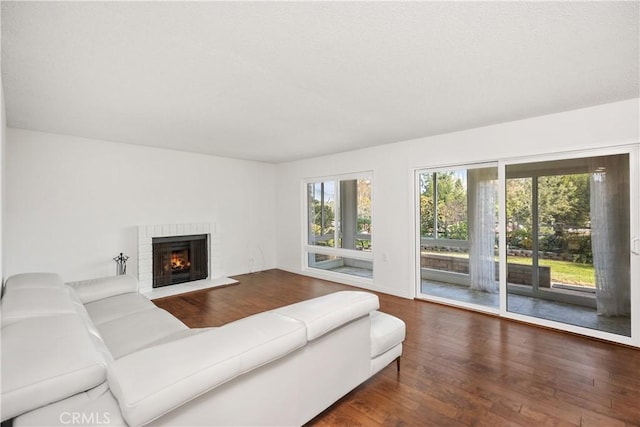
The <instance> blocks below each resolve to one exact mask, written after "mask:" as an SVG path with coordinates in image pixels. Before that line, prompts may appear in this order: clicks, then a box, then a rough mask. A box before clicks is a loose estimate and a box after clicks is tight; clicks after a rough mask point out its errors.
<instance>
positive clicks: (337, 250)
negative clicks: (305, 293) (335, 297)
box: [302, 171, 375, 285]
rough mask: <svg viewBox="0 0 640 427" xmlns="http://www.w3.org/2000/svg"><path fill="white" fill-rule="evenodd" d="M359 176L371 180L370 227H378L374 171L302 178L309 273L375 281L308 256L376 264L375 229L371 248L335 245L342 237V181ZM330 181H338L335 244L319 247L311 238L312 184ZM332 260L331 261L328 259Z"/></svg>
mask: <svg viewBox="0 0 640 427" xmlns="http://www.w3.org/2000/svg"><path fill="white" fill-rule="evenodd" d="M359 179H367V180H368V181H369V183H370V187H371V188H370V190H371V229H372V230H374V229H375V225H374V221H375V220H374V190H373V182H374V180H373V171H362V172H353V173H348V174H339V175H329V176H322V177H313V178H306V179H303V180H302V208H303V215H302V270H303V271H304V272H306V273H312V274H313V275H318V276H326V277H330V278H334V279H335V278H341V279H345V281H348V282H355V283H357V284H366V285H370V284H372V283H373V279H369V278H363V277H359V276H352V275H349V274H346V273H340V272H334V271H330V270H324V269H321V268H318V267H314V266H313V265H310V263H309V256H310V255H314V254H319V255H327V256H336V257H341V258H347V259H352V260H358V261H366V262H371V265H372V266H373V263H374V246H375V245H374V233H373V232H372V233H371V234H370V235H369V236H370V249H369V250H366V251H365V250H357V249H345V248H341V247H336V245H337V242H338V240H339V239H340V231H341V225H342V224H340V220H339V218H340V212H341V206H340V202H339V200H340V182H341V181H349V180H359ZM329 181H333V182H335V189H336V190H335V193H336V194H335V198H336V207H335V211H334V215H335V218H336V227H335V230H334V233H335V238H334V246H319V245H313V244H311V243H309V242H310V241H311V239H310V238H311V235H310V232H311V228H310V224H311V221H310V218H309V213H310V206H309V191H308V186H309V184H318V183H326V182H329ZM329 262H331V261H329Z"/></svg>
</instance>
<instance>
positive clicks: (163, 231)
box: [138, 222, 219, 293]
mask: <svg viewBox="0 0 640 427" xmlns="http://www.w3.org/2000/svg"><path fill="white" fill-rule="evenodd" d="M197 234H208V235H209V275H208V276H209V278H212V277H214V273H215V272H216V271H219V269H218V268H216V267H217V264H216V263H215V262H216V259H219V257H216V256H214V255H215V253H217V251H218V248H219V238H218V236H217V233H216V225H215V223H213V222H200V223H189V224H153V225H140V226H138V282H139V283H140V292H141V293H144V292H149V291H151V290H152V287H153V257H152V252H153V251H152V239H153V238H154V237H172V236H190V235H197Z"/></svg>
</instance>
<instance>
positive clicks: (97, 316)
mask: <svg viewBox="0 0 640 427" xmlns="http://www.w3.org/2000/svg"><path fill="white" fill-rule="evenodd" d="M85 308H86V309H87V312H88V313H89V316H91V319H92V320H93V323H95V324H96V325H100V324H102V323H105V322H110V321H112V320H116V319H119V318H121V317H126V316H129V315H130V314H133V313H138V312H140V311H145V310H151V309H156V308H157V307H156V305H155V304H153V303H152V302H151V301H149V299H147V298H145V297H143V296H142V295H140V294H137V293H128V294H122V295H116V296H112V297H109V298H104V299H101V300H98V301H94V302H90V303H88V304H85Z"/></svg>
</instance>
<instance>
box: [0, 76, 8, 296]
mask: <svg viewBox="0 0 640 427" xmlns="http://www.w3.org/2000/svg"><path fill="white" fill-rule="evenodd" d="M6 119H7V117H6V113H5V109H4V88H3V87H2V78H0V285H1V284H3V283H4V278H5V274H4V256H5V253H6V252H5V250H4V236H3V230H4V219H5V215H4V210H5V206H6V204H5V202H4V197H5V192H4V184H5V179H4V174H5V161H4V160H5V146H6V141H7V120H6Z"/></svg>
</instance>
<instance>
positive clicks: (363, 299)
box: [273, 291, 380, 341]
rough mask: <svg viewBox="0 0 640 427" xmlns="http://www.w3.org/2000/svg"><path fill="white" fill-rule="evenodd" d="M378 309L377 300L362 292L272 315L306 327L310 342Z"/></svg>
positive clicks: (323, 298)
mask: <svg viewBox="0 0 640 427" xmlns="http://www.w3.org/2000/svg"><path fill="white" fill-rule="evenodd" d="M378 308H380V303H379V301H378V296H377V295H375V294H372V293H369V292H362V291H341V292H334V293H332V294H328V295H324V296H321V297H318V298H313V299H310V300H306V301H302V302H299V303H297V304H291V305H288V306H285V307H282V308H278V309H275V310H273V312H274V313H278V314H281V315H283V316H287V317H290V318H292V319H296V320H298V321H300V322H302V323H304V324H305V325H306V327H307V340H309V341H311V340H314V339H316V338H319V337H321V336H322V335H324V334H326V333H327V332H330V331H332V330H334V329H336V328H339V327H340V326H342V325H344V324H346V323H348V322H351V321H352V320H355V319H358V318H360V317H362V316H366V315H369V313H371V312H372V311H375V310H377V309H378Z"/></svg>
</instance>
